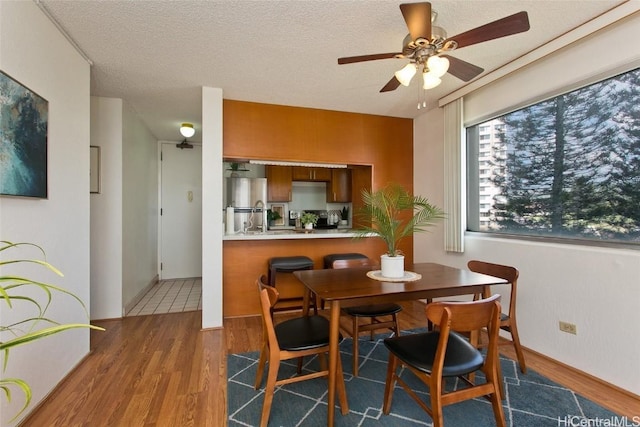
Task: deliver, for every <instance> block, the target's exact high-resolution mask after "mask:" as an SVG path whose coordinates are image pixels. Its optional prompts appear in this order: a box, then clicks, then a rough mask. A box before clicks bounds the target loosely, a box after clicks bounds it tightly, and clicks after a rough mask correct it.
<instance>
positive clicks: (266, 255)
mask: <svg viewBox="0 0 640 427" xmlns="http://www.w3.org/2000/svg"><path fill="white" fill-rule="evenodd" d="M286 231H287V232H285V230H278V232H277V233H274V234H269V232H267V233H260V234H244V235H242V234H234V235H227V236H225V237H224V240H223V242H222V243H223V245H222V258H223V264H222V265H223V271H222V280H223V284H222V286H223V315H224V317H239V316H257V315H259V314H260V299H259V296H258V295H259V294H258V290H257V287H256V280H257V279H258V278H259V277H260V275H262V274H264V275H266V274H267V271H268V261H269V259H270V258H273V257H289V256H306V257H309V258H311V259H312V260H313V268H314V269H321V268H323V266H324V256H325V255H328V254H335V253H348V252H359V253H361V254H364V255H366V256H368V257H370V258H372V259H379V257H380V254H382V253H384V250H385V246H384V244H383V243H382V241H381V240H380V239H377V238H371V237H365V238H362V239H354V238H353V232H352V231H351V230H349V229H332V230H314V232H312V233H297V232H295V231H294V230H286ZM407 257H410V259H411V261H410V262H413V253H412V252H411V253H408V251H405V258H407ZM277 288H278V291H279V292H280V294H281V296H282V297H289V296H296V295H302V294H303V291H304V288H303V287H302V284H301V283H300V282H299V281H298V280H297V279H296V278H295V277H293V275H291V274H280V275H279V276H278V279H277Z"/></svg>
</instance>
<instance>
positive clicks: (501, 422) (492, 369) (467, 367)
mask: <svg viewBox="0 0 640 427" xmlns="http://www.w3.org/2000/svg"><path fill="white" fill-rule="evenodd" d="M499 298H500V295H494V296H492V297H490V298H487V299H482V300H476V301H469V302H435V303H431V304H429V305H427V307H426V309H425V311H426V315H427V319H429V320H430V321H431V322H432V323H433V324H434V325H435V326H436V330H434V331H431V332H425V333H418V334H413V335H403V336H400V337H393V338H387V339H385V340H384V345H385V346H386V347H387V349H388V350H389V364H388V367H387V379H386V383H385V389H384V403H383V407H382V412H383V413H385V414H389V411H390V410H391V400H392V398H393V391H394V389H395V385H396V383H398V384H400V386H402V388H403V389H404V390H405V391H406V392H407V393H408V394H409V396H411V397H412V398H413V399H414V400H415V401H416V402H417V403H418V405H419V406H420V407H421V408H422V409H424V410H425V411H426V412H427V413H428V414H429V415H430V416H431V418H432V419H433V425H434V427H442V426H443V422H444V421H443V414H442V407H443V406H446V405H450V404H452V403H457V402H460V401H463V400H469V399H473V398H476V397H480V396H485V397H488V398H490V401H491V406H492V408H493V414H494V416H495V419H496V424H497V425H498V426H500V427H504V426H505V425H506V423H505V418H504V412H503V411H502V404H501V399H500V384H499V381H500V366H499V363H500V362H499V359H498V333H499V330H500V328H499V319H500V303H499V302H498V300H499ZM482 328H487V331H488V335H489V344H488V347H487V352H486V356H483V354H482V353H481V352H480V350H478V349H477V348H476V347H475V346H473V345H472V344H471V343H470V342H469V341H468V340H467V339H466V338H465V337H464V336H463V335H462V334H463V333H471V332H474V331H478V330H480V329H482ZM402 367H406V368H407V369H408V370H409V371H411V372H412V373H413V375H415V376H416V377H418V378H419V379H420V380H421V381H422V382H423V383H424V384H425V385H426V386H427V387H428V388H429V395H430V406H429V405H427V403H426V402H425V401H424V400H423V399H422V398H420V397H419V396H418V395H417V393H416V392H415V391H414V390H413V389H412V388H411V387H410V386H409V385H408V384H407V382H405V381H404V380H403V379H402V378H400V376H399V373H398V370H399V368H402ZM401 371H402V370H401ZM476 371H482V372H483V373H484V376H485V379H486V381H484V382H481V383H480V384H474V383H473V382H471V381H469V379H468V378H467V375H468V374H470V373H473V372H476ZM456 377H457V378H460V379H461V380H462V381H460V382H459V383H461V384H464V385H463V386H458V387H456V389H455V390H450V388H449V389H445V379H446V378H454V379H455V378H456ZM476 381H478V380H476ZM449 390H450V391H449Z"/></svg>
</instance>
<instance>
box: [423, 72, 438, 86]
mask: <svg viewBox="0 0 640 427" xmlns="http://www.w3.org/2000/svg"><path fill="white" fill-rule="evenodd" d="M422 78H423V80H424V85H423V86H422V88H423V89H433V88H434V87H436V86H438V85H439V84H440V83H442V80H440V77H438V76H436V75H435V74H432V73H431V72H427V73H423V74H422Z"/></svg>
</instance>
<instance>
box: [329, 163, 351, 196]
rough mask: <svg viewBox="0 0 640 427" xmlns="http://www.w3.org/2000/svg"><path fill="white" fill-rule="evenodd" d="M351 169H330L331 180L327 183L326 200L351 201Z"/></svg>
mask: <svg viewBox="0 0 640 427" xmlns="http://www.w3.org/2000/svg"><path fill="white" fill-rule="evenodd" d="M351 188H352V182H351V169H331V181H329V183H328V184H327V202H329V203H348V202H351Z"/></svg>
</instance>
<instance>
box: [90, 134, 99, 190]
mask: <svg viewBox="0 0 640 427" xmlns="http://www.w3.org/2000/svg"><path fill="white" fill-rule="evenodd" d="M89 151H90V154H91V157H90V158H91V160H90V163H89V192H90V193H95V194H98V193H100V147H97V146H95V145H92V146H91V147H89Z"/></svg>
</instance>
